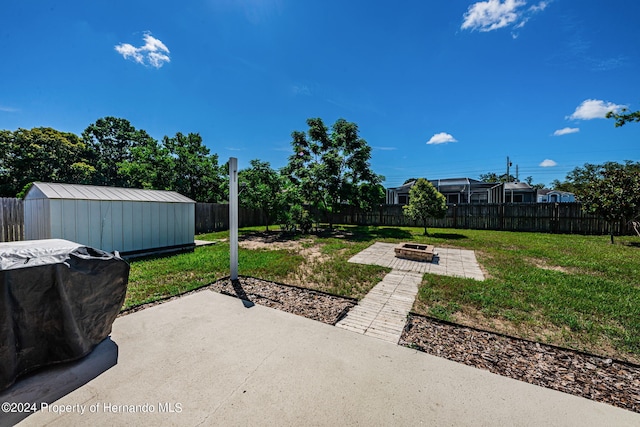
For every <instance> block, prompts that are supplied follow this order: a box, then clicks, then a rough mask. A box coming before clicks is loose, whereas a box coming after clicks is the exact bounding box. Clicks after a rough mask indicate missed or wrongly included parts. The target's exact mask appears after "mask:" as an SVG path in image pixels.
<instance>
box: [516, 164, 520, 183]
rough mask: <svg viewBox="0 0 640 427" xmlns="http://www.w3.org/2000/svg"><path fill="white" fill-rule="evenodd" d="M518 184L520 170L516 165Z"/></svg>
mask: <svg viewBox="0 0 640 427" xmlns="http://www.w3.org/2000/svg"><path fill="white" fill-rule="evenodd" d="M516 182H520V168H519V167H518V165H516Z"/></svg>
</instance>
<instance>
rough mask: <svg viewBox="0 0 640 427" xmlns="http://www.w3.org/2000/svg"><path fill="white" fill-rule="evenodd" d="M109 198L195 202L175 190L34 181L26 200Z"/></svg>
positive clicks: (139, 200)
mask: <svg viewBox="0 0 640 427" xmlns="http://www.w3.org/2000/svg"><path fill="white" fill-rule="evenodd" d="M33 199H65V200H108V201H135V202H165V203H195V201H194V200H191V199H190V198H188V197H186V196H183V195H182V194H180V193H177V192H175V191H163V190H142V189H138V188H119V187H106V186H98V185H80V184H61V183H51V182H34V183H33V186H32V187H31V189H30V190H29V192H28V193H27V195H26V197H25V200H33Z"/></svg>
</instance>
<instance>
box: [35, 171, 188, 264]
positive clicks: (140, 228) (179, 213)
mask: <svg viewBox="0 0 640 427" xmlns="http://www.w3.org/2000/svg"><path fill="white" fill-rule="evenodd" d="M194 234H195V202H194V201H193V200H190V199H188V198H186V197H184V196H182V195H180V194H178V193H175V192H169V191H152V190H136V189H120V188H110V187H96V186H83V185H67V184H48V183H35V184H34V186H33V187H32V189H31V190H30V191H29V193H28V194H27V196H26V197H25V237H26V238H27V239H30V240H34V239H49V238H60V239H66V240H70V241H73V242H76V243H79V244H82V245H87V246H91V247H95V248H100V249H103V250H105V251H108V252H112V251H114V250H117V251H120V252H132V251H140V250H148V249H156V248H163V247H167V246H175V245H186V244H192V243H193V238H194Z"/></svg>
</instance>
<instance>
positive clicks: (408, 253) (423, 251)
mask: <svg viewBox="0 0 640 427" xmlns="http://www.w3.org/2000/svg"><path fill="white" fill-rule="evenodd" d="M433 250H434V246H433V245H425V244H422V243H400V244H399V245H398V246H396V247H395V252H396V257H398V258H404V259H410V260H413V261H424V262H431V260H433V255H434V253H433Z"/></svg>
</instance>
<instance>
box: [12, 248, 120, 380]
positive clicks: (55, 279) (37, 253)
mask: <svg viewBox="0 0 640 427" xmlns="http://www.w3.org/2000/svg"><path fill="white" fill-rule="evenodd" d="M128 280H129V264H128V263H127V262H126V261H124V260H123V259H122V258H120V257H119V256H118V254H117V253H115V254H110V253H107V252H103V251H100V250H98V249H93V248H89V247H86V246H83V245H80V244H78V243H73V242H69V241H67V240H61V239H48V240H31V241H24V242H11V243H0V390H3V389H5V388H7V387H9V386H10V385H11V384H13V382H14V381H15V379H16V377H17V376H19V375H21V374H24V373H26V372H28V371H30V370H32V369H35V368H38V367H40V366H44V365H49V364H52V363H58V362H66V361H70V360H74V359H79V358H80V357H83V356H85V355H86V354H88V353H90V352H91V350H93V348H94V347H95V346H96V345H98V344H99V343H100V342H101V341H102V340H104V339H105V338H106V337H107V336H109V334H110V333H111V326H112V324H113V321H114V320H115V319H116V316H117V315H118V313H119V311H120V308H121V307H122V304H123V303H124V298H125V294H126V291H127V282H128Z"/></svg>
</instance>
